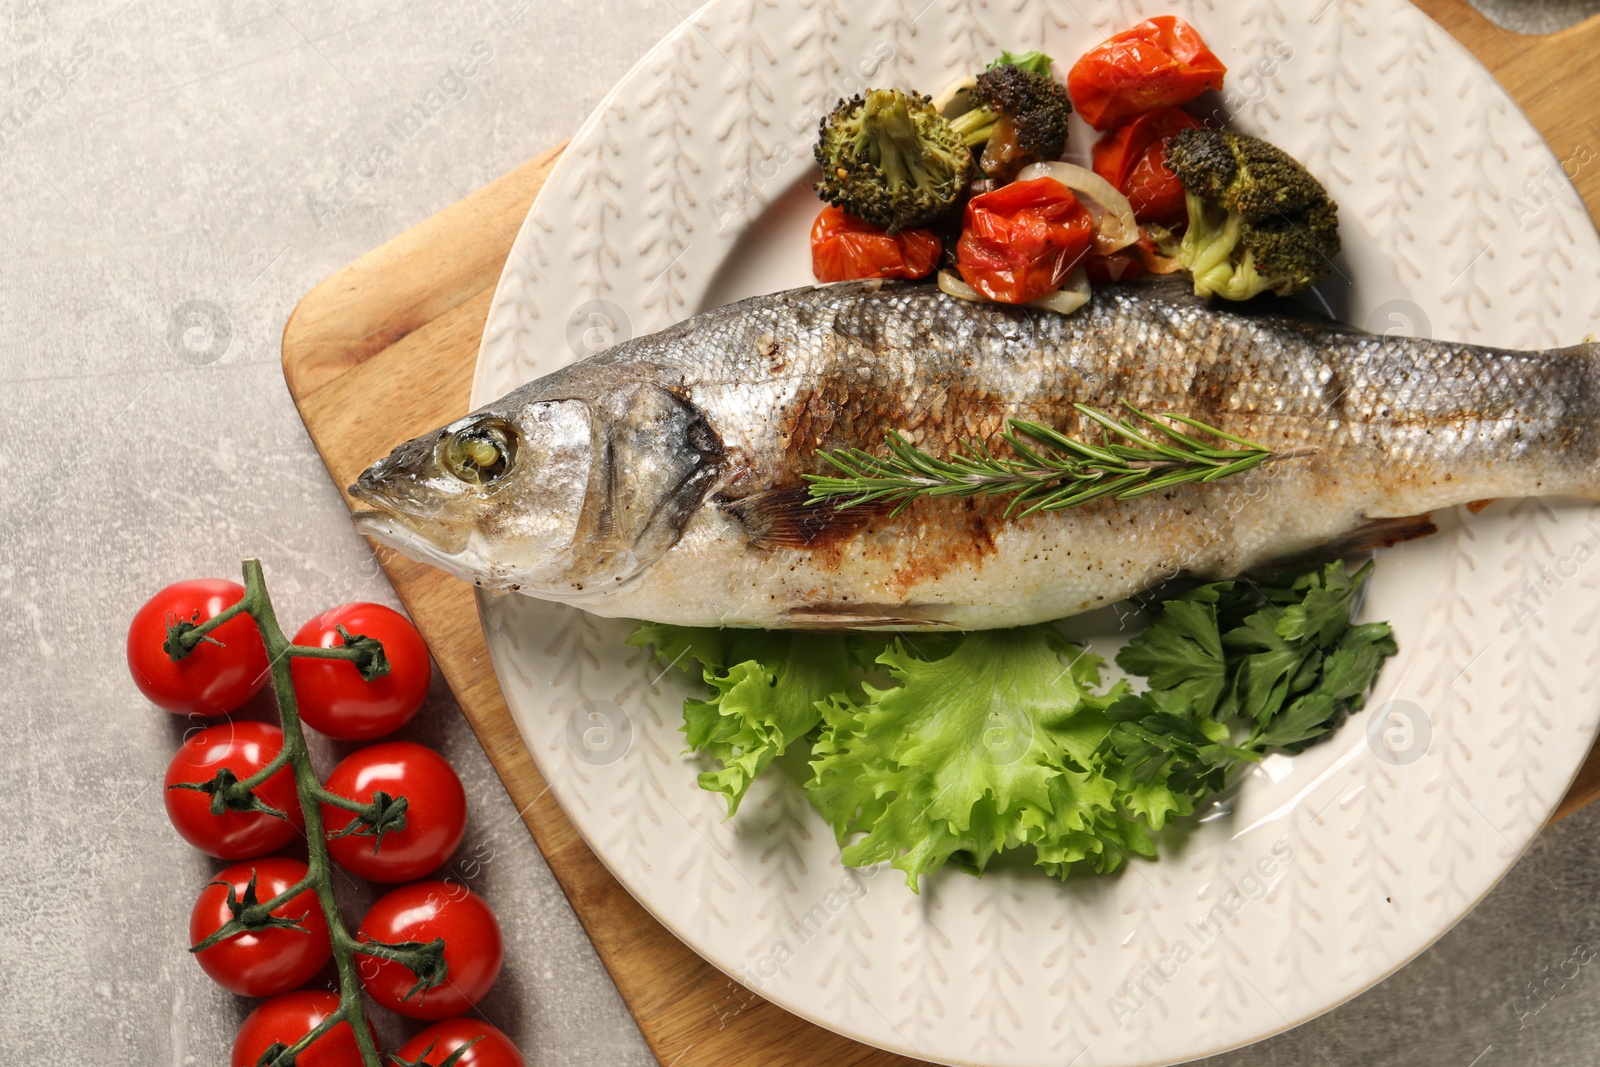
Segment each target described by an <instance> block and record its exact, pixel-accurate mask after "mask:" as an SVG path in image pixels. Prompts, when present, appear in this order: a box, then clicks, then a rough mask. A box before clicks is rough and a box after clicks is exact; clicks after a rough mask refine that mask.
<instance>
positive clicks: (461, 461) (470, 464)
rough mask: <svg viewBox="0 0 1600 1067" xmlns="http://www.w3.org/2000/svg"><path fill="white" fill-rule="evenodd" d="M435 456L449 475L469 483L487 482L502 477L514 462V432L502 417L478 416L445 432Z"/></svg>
mask: <svg viewBox="0 0 1600 1067" xmlns="http://www.w3.org/2000/svg"><path fill="white" fill-rule="evenodd" d="M438 455H439V463H440V465H441V466H443V467H444V469H445V470H447V471H449V472H450V474H451V475H452V476H454V477H456V478H458V479H460V480H461V481H463V482H467V483H468V484H470V485H488V484H490V483H492V482H496V481H498V480H500V479H501V478H503V477H505V475H506V473H507V472H508V471H510V470H511V466H512V464H513V463H515V462H516V458H517V432H516V430H514V429H512V427H511V424H510V423H508V422H506V421H505V420H504V419H501V418H495V417H493V416H490V417H488V418H484V419H479V420H478V421H477V422H474V423H472V424H471V425H470V426H463V427H462V428H461V429H459V430H457V431H456V432H455V433H452V434H447V435H445V437H444V439H443V440H441V441H440V442H439V453H438Z"/></svg>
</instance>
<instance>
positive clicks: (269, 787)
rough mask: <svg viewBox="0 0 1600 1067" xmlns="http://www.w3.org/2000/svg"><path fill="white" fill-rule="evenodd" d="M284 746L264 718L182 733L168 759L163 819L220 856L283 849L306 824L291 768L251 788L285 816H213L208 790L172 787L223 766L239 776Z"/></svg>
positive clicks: (256, 813)
mask: <svg viewBox="0 0 1600 1067" xmlns="http://www.w3.org/2000/svg"><path fill="white" fill-rule="evenodd" d="M282 748H283V731H282V730H280V729H278V728H277V727H276V726H271V725H268V724H267V723H264V722H229V723H220V724H218V725H216V726H208V727H206V728H205V729H204V730H200V731H198V732H196V733H195V734H193V735H191V736H190V737H188V738H186V739H185V740H184V742H183V744H181V745H179V746H178V751H177V752H176V753H175V754H174V755H173V757H172V762H171V763H169V764H167V779H166V784H167V786H168V789H167V790H166V802H167V818H169V819H171V820H172V825H173V827H174V828H176V829H177V831H178V833H179V834H180V835H182V837H183V839H184V840H185V841H187V842H189V844H191V845H193V846H194V847H195V848H197V849H199V850H200V851H201V852H204V853H205V854H206V855H208V856H216V857H217V858H218V859H225V860H243V859H249V858H251V857H252V856H262V855H265V854H266V853H268V852H271V851H272V850H273V849H276V848H282V847H283V846H284V845H286V844H288V843H289V842H290V841H293V840H294V839H295V837H296V836H298V835H299V834H300V833H301V831H303V830H304V829H305V825H306V822H305V817H304V816H303V815H302V814H301V813H300V799H299V797H298V796H297V795H296V793H295V788H294V772H293V770H292V769H290V768H289V767H284V768H283V769H282V770H280V771H278V772H277V773H276V774H274V775H273V776H272V777H271V778H268V779H267V780H266V781H265V782H263V783H261V785H260V786H258V787H257V788H256V790H255V793H256V796H258V797H260V798H261V800H262V801H263V802H265V803H266V804H268V805H270V806H272V807H274V808H277V809H278V810H279V811H281V812H283V813H284V814H286V815H288V816H289V818H288V819H286V820H285V819H279V818H277V817H276V816H272V815H268V814H266V813H265V812H259V811H227V812H224V813H223V814H221V815H213V814H211V796H210V794H208V793H202V792H198V791H196V790H193V789H173V788H171V786H173V785H176V784H177V783H179V782H205V781H209V780H210V779H212V778H213V777H215V776H216V774H217V772H218V771H220V770H222V769H224V768H226V769H228V770H230V771H232V772H233V775H234V777H235V778H236V779H238V780H239V781H243V780H244V779H246V778H248V777H250V776H251V775H252V774H254V773H256V772H257V771H259V770H260V769H261V768H263V767H265V766H266V765H267V764H268V763H271V762H272V758H273V757H274V756H276V755H277V754H278V752H279V751H280V750H282Z"/></svg>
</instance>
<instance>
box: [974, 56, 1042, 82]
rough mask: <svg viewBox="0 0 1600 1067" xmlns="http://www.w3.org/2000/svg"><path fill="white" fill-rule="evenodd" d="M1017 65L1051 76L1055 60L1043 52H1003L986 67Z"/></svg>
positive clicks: (1023, 68) (988, 68)
mask: <svg viewBox="0 0 1600 1067" xmlns="http://www.w3.org/2000/svg"><path fill="white" fill-rule="evenodd" d="M1007 66H1010V67H1017V68H1019V69H1021V70H1031V71H1033V72H1034V73H1035V74H1043V75H1044V76H1045V77H1046V78H1048V77H1050V72H1051V70H1052V69H1053V68H1054V67H1055V60H1053V59H1051V58H1050V57H1049V56H1047V55H1045V54H1044V53H1043V52H1038V51H1035V52H1001V53H1000V58H999V59H997V60H995V61H994V62H993V63H990V64H989V66H988V67H987V68H985V69H987V70H993V69H994V68H996V67H1007Z"/></svg>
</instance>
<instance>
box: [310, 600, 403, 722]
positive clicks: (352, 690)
mask: <svg viewBox="0 0 1600 1067" xmlns="http://www.w3.org/2000/svg"><path fill="white" fill-rule="evenodd" d="M340 626H343V627H344V629H345V632H346V633H348V634H349V635H350V636H351V637H357V636H364V637H370V638H373V639H374V640H376V641H378V642H380V643H381V644H382V645H383V651H384V655H386V656H387V657H388V659H389V673H388V674H386V675H384V676H382V677H381V678H374V679H373V680H372V681H370V682H369V681H367V680H366V679H364V678H362V677H361V672H360V670H358V669H357V668H356V665H355V664H354V663H350V662H347V661H345V660H334V659H306V658H304V657H297V658H296V659H295V660H294V663H293V665H292V670H293V672H294V692H295V696H296V697H298V698H299V700H300V718H301V719H303V720H305V722H306V725H308V726H310V727H312V728H313V729H315V730H318V731H320V732H321V733H324V734H327V735H328V736H329V737H336V738H338V739H339V740H341V741H370V740H372V739H373V738H375V737H382V736H383V735H384V734H392V733H394V732H395V731H396V730H398V729H400V727H402V726H404V725H405V724H406V723H408V722H410V721H411V717H412V716H413V715H415V714H416V713H417V709H418V708H420V707H422V701H423V699H424V698H425V697H426V696H427V695H428V681H429V678H430V676H431V675H432V673H433V668H432V666H431V664H430V663H429V660H428V646H427V645H425V644H423V643H422V635H421V634H419V633H417V628H416V627H415V626H413V625H411V620H410V619H408V618H406V617H405V616H404V615H402V614H400V613H399V612H398V611H395V610H394V609H393V608H387V607H384V606H383V605H382V604H365V603H357V604H343V605H340V606H339V607H337V608H330V609H329V610H327V611H324V612H323V613H322V614H321V615H318V616H317V617H316V618H314V619H312V620H311V621H310V622H308V623H306V624H305V625H304V626H302V627H300V632H299V633H297V634H295V635H294V643H295V644H297V645H309V646H312V647H319V648H337V647H339V646H340V645H342V644H344V638H342V637H341V636H339V629H338V628H339V627H340Z"/></svg>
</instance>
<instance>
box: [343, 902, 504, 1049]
mask: <svg viewBox="0 0 1600 1067" xmlns="http://www.w3.org/2000/svg"><path fill="white" fill-rule="evenodd" d="M435 938H443V939H444V962H445V965H446V967H447V971H446V974H445V980H444V981H443V982H442V983H440V984H439V985H436V986H434V987H433V988H432V989H429V990H425V991H422V990H419V991H418V992H417V993H415V994H413V995H411V996H410V997H407V994H408V993H410V992H411V988H412V987H413V986H414V985H416V984H417V979H416V976H415V975H414V974H412V973H411V970H410V969H409V968H408V967H406V966H405V964H403V963H400V962H399V961H397V960H387V959H380V958H378V957H377V956H367V955H361V956H360V957H359V959H358V960H357V969H358V970H359V972H360V974H361V984H362V985H363V986H364V987H365V988H366V990H367V994H368V995H369V996H370V997H372V999H373V1000H375V1001H377V1002H378V1003H379V1004H380V1005H382V1006H383V1007H385V1008H388V1009H389V1010H390V1011H394V1012H399V1013H400V1014H401V1015H409V1016H411V1017H412V1018H413V1019H447V1018H449V1017H450V1016H452V1015H460V1014H461V1013H462V1012H464V1011H466V1010H467V1009H468V1008H470V1007H472V1006H473V1005H474V1004H476V1003H477V1002H478V1001H479V1000H481V999H483V996H484V994H486V993H488V992H489V987H490V986H492V985H494V980H495V979H496V978H498V977H499V976H500V964H501V963H502V962H503V961H504V958H505V946H504V943H503V942H502V940H501V937H500V923H499V922H498V921H497V920H496V919H495V917H494V912H492V911H490V910H489V905H487V904H485V903H484V902H483V900H482V898H481V897H479V896H478V895H477V894H476V893H474V892H472V891H471V890H470V889H467V888H466V887H465V886H462V885H460V884H456V883H451V882H417V883H416V884H414V885H408V886H402V887H401V888H399V889H396V890H393V891H391V892H389V893H387V894H385V895H384V896H381V897H379V898H378V899H377V901H376V902H374V903H373V905H372V907H371V908H370V909H368V911H367V914H366V917H365V918H363V919H362V920H361V928H360V930H359V931H357V933H356V940H357V941H383V942H387V943H388V944H398V943H400V942H403V941H417V942H421V943H423V944H426V943H428V942H431V941H433V940H434V939H435Z"/></svg>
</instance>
